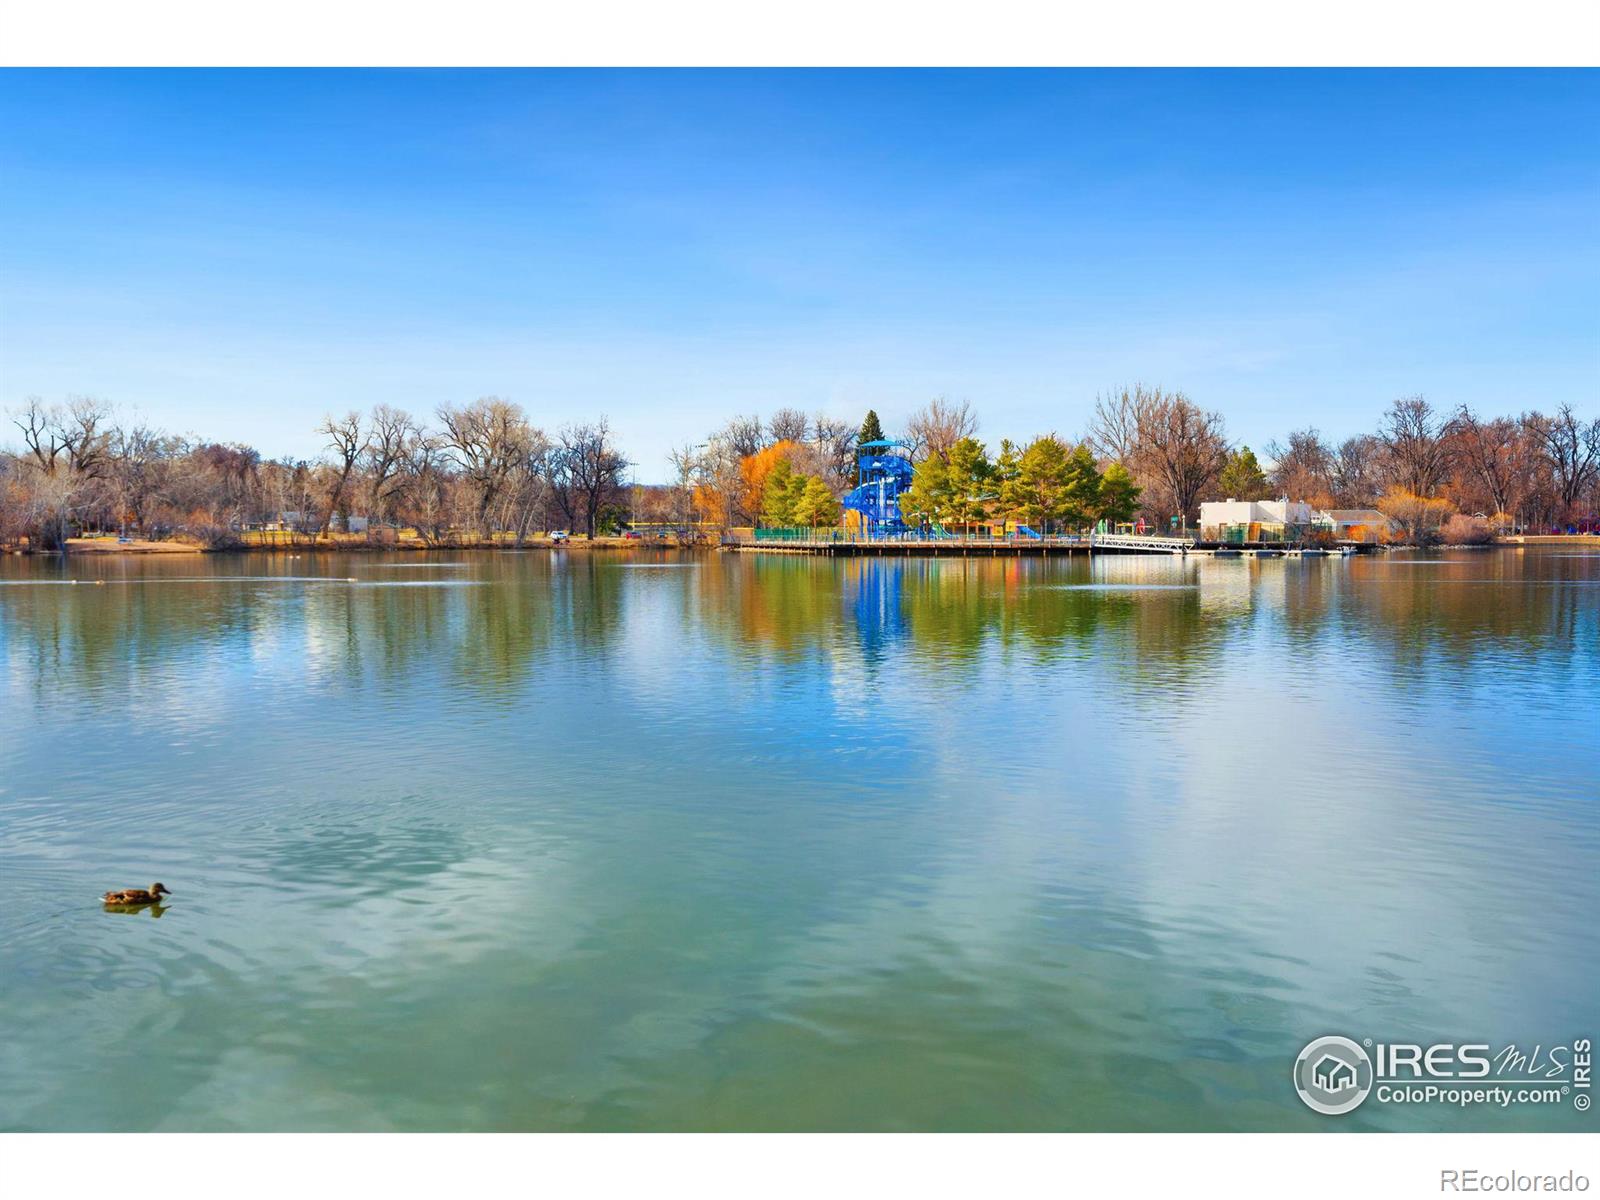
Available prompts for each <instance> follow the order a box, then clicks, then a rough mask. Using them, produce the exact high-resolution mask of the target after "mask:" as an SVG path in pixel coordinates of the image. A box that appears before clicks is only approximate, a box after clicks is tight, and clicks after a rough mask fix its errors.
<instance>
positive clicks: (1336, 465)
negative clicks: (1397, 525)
mask: <svg viewBox="0 0 1600 1200" xmlns="http://www.w3.org/2000/svg"><path fill="white" fill-rule="evenodd" d="M1382 455H1383V443H1382V442H1380V441H1379V440H1378V439H1377V438H1375V437H1373V436H1372V435H1371V434H1370V433H1363V434H1359V435H1357V436H1356V437H1351V438H1346V439H1345V440H1344V441H1342V442H1340V443H1339V448H1338V450H1336V451H1334V455H1333V461H1332V463H1331V464H1330V466H1329V472H1330V482H1331V483H1332V484H1333V498H1334V501H1335V502H1336V503H1338V504H1341V505H1343V506H1345V507H1347V508H1367V507H1370V506H1371V505H1372V504H1373V503H1374V502H1375V501H1376V500H1377V498H1378V494H1379V493H1380V492H1382V491H1383V487H1382V484H1381V481H1380V480H1379V478H1378V475H1379V467H1380V465H1381V464H1380V459H1381V458H1382Z"/></svg>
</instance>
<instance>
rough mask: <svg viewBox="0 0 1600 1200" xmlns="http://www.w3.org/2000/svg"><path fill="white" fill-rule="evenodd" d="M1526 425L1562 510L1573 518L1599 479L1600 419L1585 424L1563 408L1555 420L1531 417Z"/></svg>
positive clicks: (1569, 407) (1568, 409) (1538, 416)
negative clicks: (1582, 500)
mask: <svg viewBox="0 0 1600 1200" xmlns="http://www.w3.org/2000/svg"><path fill="white" fill-rule="evenodd" d="M1526 424H1527V426H1528V429H1529V430H1530V431H1531V433H1532V435H1533V439H1534V445H1535V446H1536V447H1537V448H1538V452H1539V457H1540V458H1541V459H1542V460H1543V461H1544V463H1545V465H1546V466H1547V467H1548V469H1549V471H1550V473H1551V476H1552V479H1553V481H1554V484H1555V492H1556V497H1557V498H1558V500H1559V501H1560V504H1561V509H1562V511H1563V512H1564V513H1566V514H1570V513H1571V511H1572V509H1573V507H1574V506H1575V505H1576V504H1577V502H1578V500H1579V498H1580V497H1582V496H1583V494H1584V492H1586V491H1587V490H1588V489H1589V487H1590V485H1592V484H1593V483H1594V482H1595V481H1596V477H1597V475H1600V417H1597V418H1595V419H1594V420H1592V421H1587V422H1586V421H1584V420H1583V419H1582V418H1580V417H1579V416H1577V414H1575V413H1574V412H1573V411H1572V405H1570V404H1563V405H1562V406H1561V408H1560V410H1559V411H1558V412H1557V413H1556V415H1555V416H1553V417H1546V416H1543V415H1542V414H1540V413H1530V414H1529V415H1528V417H1527V418H1526Z"/></svg>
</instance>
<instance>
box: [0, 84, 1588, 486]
mask: <svg viewBox="0 0 1600 1200" xmlns="http://www.w3.org/2000/svg"><path fill="white" fill-rule="evenodd" d="M1140 380H1142V381H1145V382H1147V383H1152V384H1159V385H1162V386H1164V387H1168V388H1181V389H1183V390H1185V391H1186V392H1188V393H1189V395H1190V396H1191V397H1193V398H1194V399H1195V400H1196V401H1198V402H1200V403H1202V404H1204V405H1206V406H1208V407H1214V408H1217V409H1220V410H1221V411H1222V412H1223V413H1224V414H1225V415H1226V417H1227V420H1228V427H1229V431H1230V433H1232V435H1233V436H1234V437H1235V438H1237V439H1239V440H1242V441H1245V442H1248V443H1249V444H1251V445H1253V446H1255V447H1257V448H1258V449H1259V448H1260V447H1261V446H1262V445H1263V443H1264V442H1266V441H1267V440H1268V439H1269V438H1272V437H1275V436H1276V437H1281V436H1282V434H1283V433H1284V432H1285V431H1286V430H1287V429H1289V428H1291V427H1297V426H1299V425H1303V424H1307V423H1312V424H1315V425H1317V426H1318V427H1320V428H1321V429H1322V430H1323V431H1324V432H1325V433H1328V434H1330V435H1333V436H1344V435H1347V434H1350V433H1353V432H1357V431H1360V430H1364V429H1368V428H1370V427H1371V426H1372V425H1373V424H1374V422H1375V420H1376V418H1377V416H1378V414H1379V412H1380V411H1381V410H1382V409H1383V408H1384V407H1385V406H1386V405H1387V404H1388V402H1389V401H1390V400H1391V399H1393V398H1394V397H1395V396H1398V395H1402V394H1409V393H1413V392H1423V393H1425V394H1427V395H1428V396H1429V397H1430V398H1432V399H1434V400H1436V401H1437V402H1439V403H1440V404H1441V405H1446V406H1451V405H1454V404H1456V403H1459V402H1462V401H1465V402H1467V403H1469V404H1473V405H1476V406H1479V407H1480V408H1481V409H1483V410H1491V411H1502V410H1503V411H1516V410H1520V409H1522V408H1525V407H1530V406H1541V407H1547V408H1548V407H1552V406H1555V405H1558V404H1560V403H1561V402H1563V401H1570V402H1572V403H1573V404H1574V405H1575V406H1577V407H1578V408H1579V410H1580V411H1584V412H1588V413H1595V412H1600V399H1597V398H1600V74H1597V73H1595V72H1587V73H1577V72H1554V71H1545V72H1517V71H1486V72H1476V71H1459V72H1458V71H1437V70H1436V71H1415V72H1374V71H1347V72H1291V71H1283V72H1248V71H1239V72H1235V71H1129V72H1117V71H1051V72H1043V71H967V72H913V71H882V72H877V71H873V72H843V71H818V72H761V71H739V72H698V71H682V72H664V71H602V72H583V71H509V72H499V71H482V72H446V71H416V72H399V71H338V72H313V71H204V72H167V71H143V72H126V71H102V72H54V73H52V72H21V71H9V72H5V73H3V74H0V406H14V405H15V404H16V403H17V402H18V401H19V400H21V399H22V398H23V397H25V396H27V395H29V394H39V395H42V396H44V397H46V398H49V399H59V398H62V397H64V396H66V395H69V394H91V395H95V396H99V397H101V398H104V399H106V400H109V401H112V402H114V403H116V404H118V405H119V406H122V407H123V408H125V409H127V408H137V409H138V411H139V412H140V413H142V414H143V415H144V416H145V417H146V418H147V419H149V420H151V421H153V422H155V423H158V424H160V425H163V426H166V427H168V428H170V429H173V430H175V431H194V432H196V433H200V434H203V435H205V436H208V437H214V438H217V439H221V440H239V441H244V442H248V443H250V444H252V445H254V446H256V447H257V448H258V449H260V450H261V451H262V452H263V453H264V454H266V455H268V456H276V455H279V454H295V455H306V456H309V455H311V454H313V453H315V452H317V451H318V449H319V439H318V438H317V437H316V436H315V435H314V434H313V432H312V430H313V427H314V426H315V425H316V424H317V423H318V421H319V420H320V418H321V416H322V414H323V413H324V412H325V411H330V410H331V411H335V412H338V411H343V410H344V409H347V408H349V407H352V406H353V407H360V408H366V407H368V406H370V405H371V404H373V403H376V402H379V401H385V402H388V403H391V404H397V405H401V406H404V407H408V408H411V409H412V410H414V411H417V412H429V411H431V410H432V409H433V408H434V407H435V406H436V405H438V404H439V403H441V402H456V401H464V400H470V399H472V398H474V397H476V396H480V395H489V394H496V395H502V396H509V397H511V398H512V399H515V400H517V401H519V402H520V403H521V404H523V405H524V406H525V407H526V408H527V409H528V410H529V412H530V413H531V414H532V415H533V417H534V418H535V420H536V421H538V422H539V423H540V424H541V425H543V426H545V427H546V428H551V429H553V428H554V427H556V426H559V425H561V424H562V423H564V422H567V421H571V420H575V419H581V418H586V417H591V416H594V415H596V414H599V413H602V412H603V413H606V414H608V415H609V416H610V418H611V420H612V423H613V425H614V427H615V428H616V429H617V430H618V432H619V433H620V435H621V438H622V441H623V444H624V448H625V449H626V450H627V451H628V452H629V453H630V456H631V457H633V458H634V459H636V460H637V462H638V464H639V468H638V472H639V477H640V478H641V479H651V478H660V477H662V476H664V474H665V467H664V463H665V452H666V448H667V447H668V446H669V445H672V444H681V443H683V442H686V441H698V440H700V439H701V438H702V437H703V436H704V434H705V433H706V432H707V431H708V430H709V429H711V428H712V427H713V426H715V425H717V424H719V423H720V422H721V421H722V420H723V419H724V418H725V417H727V416H728V415H730V414H732V413H735V412H749V411H760V412H762V413H763V414H765V413H769V412H771V411H772V410H773V409H774V408H777V407H779V406H782V405H794V406H800V407H803V408H805V409H807V410H815V409H819V408H820V409H825V410H827V411H829V412H832V413H835V414H838V415H841V416H847V417H849V418H851V419H852V420H858V419H859V418H860V416H861V414H862V413H863V412H864V410H865V409H866V408H868V407H869V406H871V407H875V408H877V410H878V411H879V413H880V414H881V415H882V416H883V418H884V423H885V425H886V427H887V428H888V429H889V430H890V431H891V432H893V431H895V429H896V428H897V426H898V424H899V422H900V420H901V419H902V418H903V417H904V415H905V414H906V413H908V412H909V411H911V410H912V409H913V408H915V407H916V406H918V405H920V404H921V403H923V402H924V401H926V400H927V399H929V398H931V397H933V396H935V395H940V394H943V395H946V396H950V397H952V398H956V399H968V400H971V401H972V402H973V404H974V405H975V406H976V407H977V409H978V410H979V413H980V416H981V419H982V433H983V435H984V436H985V437H987V438H988V439H989V440H990V441H991V442H994V441H997V440H998V439H999V438H1000V437H1001V436H1012V437H1024V436H1027V435H1030V434H1032V433H1035V432H1041V431H1045V430H1050V429H1055V430H1058V431H1060V432H1062V433H1066V434H1076V433H1078V432H1080V431H1081V430H1082V428H1083V426H1084V423H1085V420H1086V417H1087V414H1088V411H1089V408H1090V406H1091V404H1092V402H1093V398H1094V396H1095V394H1096V393H1097V392H1099V391H1102V390H1105V389H1109V388H1112V387H1115V386H1117V385H1120V384H1123V383H1132V382H1134V381H1140ZM15 440H16V439H15V438H14V437H12V436H6V435H4V434H0V441H3V442H10V443H14V442H15Z"/></svg>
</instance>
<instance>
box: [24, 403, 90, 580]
mask: <svg viewBox="0 0 1600 1200" xmlns="http://www.w3.org/2000/svg"><path fill="white" fill-rule="evenodd" d="M109 415H110V409H109V407H107V406H106V405H104V404H101V403H100V402H99V401H97V400H92V399H89V398H87V397H81V396H80V397H74V398H73V399H71V400H69V401H68V402H67V404H66V406H65V407H63V406H61V405H50V406H48V407H47V406H46V405H45V404H44V403H43V401H41V400H40V399H39V398H38V397H37V396H30V397H29V398H28V400H27V401H26V402H25V404H24V405H23V408H22V411H21V412H20V413H17V414H15V415H14V418H13V419H14V422H15V424H16V426H17V428H18V429H19V430H20V431H21V432H22V440H23V444H24V445H25V446H26V447H27V451H28V458H27V460H26V461H27V466H28V474H29V476H31V478H30V479H27V480H26V481H25V482H26V484H27V486H28V490H29V492H30V495H31V500H30V501H29V504H30V516H29V518H28V523H29V524H30V527H32V528H35V529H37V530H38V533H39V540H40V544H41V545H42V546H43V547H44V548H45V549H50V550H60V551H61V552H62V553H63V554H65V553H66V552H67V549H68V539H69V537H70V536H71V532H72V523H73V521H74V519H75V518H76V517H77V516H78V514H79V513H80V510H83V509H85V507H86V506H87V505H89V503H90V502H91V501H92V500H93V499H94V496H95V492H96V488H97V484H98V482H99V480H100V478H101V477H102V476H103V475H104V473H105V472H106V469H107V467H108V466H109V457H108V448H109V446H110V442H111V438H110V435H109V433H108V432H107V431H106V430H105V429H103V428H101V426H102V425H103V423H104V422H105V420H106V419H107V417H108V416H109Z"/></svg>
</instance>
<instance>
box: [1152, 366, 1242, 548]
mask: <svg viewBox="0 0 1600 1200" xmlns="http://www.w3.org/2000/svg"><path fill="white" fill-rule="evenodd" d="M1137 436H1138V440H1137V444H1136V448H1135V450H1134V470H1135V473H1136V474H1138V475H1140V476H1141V477H1143V478H1145V479H1147V480H1149V481H1150V483H1152V484H1154V485H1155V487H1156V489H1157V491H1158V492H1159V497H1161V498H1165V500H1166V501H1167V503H1168V504H1170V505H1171V510H1172V514H1173V515H1177V516H1181V517H1183V518H1184V519H1185V520H1187V519H1188V518H1189V516H1190V515H1191V514H1193V513H1194V512H1195V508H1196V505H1198V503H1199V501H1200V498H1201V496H1202V495H1204V493H1205V492H1206V491H1207V489H1209V488H1210V487H1212V486H1213V485H1214V484H1215V483H1216V480H1217V476H1218V475H1220V474H1221V473H1222V468H1223V466H1224V464H1225V463H1226V462H1227V459H1228V439H1227V437H1226V436H1225V434H1224V432H1223V424H1222V417H1221V415H1220V414H1218V413H1214V412H1205V411H1203V410H1202V409H1200V408H1199V407H1198V406H1197V405H1195V404H1194V403H1192V402H1191V401H1190V400H1189V398H1188V397H1186V396H1185V395H1184V394H1183V393H1182V392H1173V393H1171V394H1169V395H1162V394H1161V393H1160V392H1154V393H1151V394H1150V396H1149V398H1148V399H1147V401H1146V402H1145V403H1144V404H1143V405H1142V406H1141V408H1140V410H1139V427H1138V435H1137ZM1158 502H1159V500H1158Z"/></svg>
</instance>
